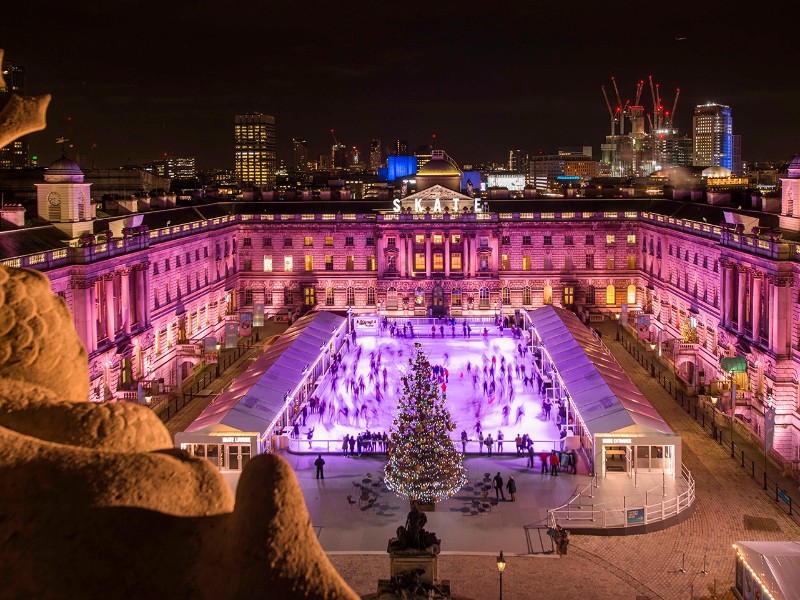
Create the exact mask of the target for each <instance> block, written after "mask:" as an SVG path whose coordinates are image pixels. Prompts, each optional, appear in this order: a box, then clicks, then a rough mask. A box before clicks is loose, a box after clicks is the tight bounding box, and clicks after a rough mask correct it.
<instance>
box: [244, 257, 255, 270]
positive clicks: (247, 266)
mask: <svg viewBox="0 0 800 600" xmlns="http://www.w3.org/2000/svg"><path fill="white" fill-rule="evenodd" d="M243 269H244V270H245V271H252V270H253V259H252V258H245V259H244V267H243Z"/></svg>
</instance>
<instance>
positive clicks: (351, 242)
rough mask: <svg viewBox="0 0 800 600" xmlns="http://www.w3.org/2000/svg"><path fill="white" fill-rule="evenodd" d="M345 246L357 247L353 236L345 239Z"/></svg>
mask: <svg viewBox="0 0 800 600" xmlns="http://www.w3.org/2000/svg"><path fill="white" fill-rule="evenodd" d="M344 245H345V246H355V244H354V243H353V238H352V236H348V237H345V238H344Z"/></svg>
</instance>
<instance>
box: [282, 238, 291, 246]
mask: <svg viewBox="0 0 800 600" xmlns="http://www.w3.org/2000/svg"><path fill="white" fill-rule="evenodd" d="M283 247H284V248H291V247H292V238H283Z"/></svg>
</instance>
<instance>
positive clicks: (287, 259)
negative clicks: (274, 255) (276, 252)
mask: <svg viewBox="0 0 800 600" xmlns="http://www.w3.org/2000/svg"><path fill="white" fill-rule="evenodd" d="M292 262H293V261H292V257H291V256H284V257H283V270H284V271H291V270H292Z"/></svg>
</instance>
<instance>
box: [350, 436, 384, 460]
mask: <svg viewBox="0 0 800 600" xmlns="http://www.w3.org/2000/svg"><path fill="white" fill-rule="evenodd" d="M388 448H389V436H388V435H386V432H385V431H384V432H383V433H380V432H378V431H373V432H371V433H370V431H369V430H367V431H365V432H363V433H359V434H358V435H356V436H352V435H349V434H345V436H344V438H342V455H344V456H361V455H362V454H364V453H366V452H386V451H387V450H388Z"/></svg>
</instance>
